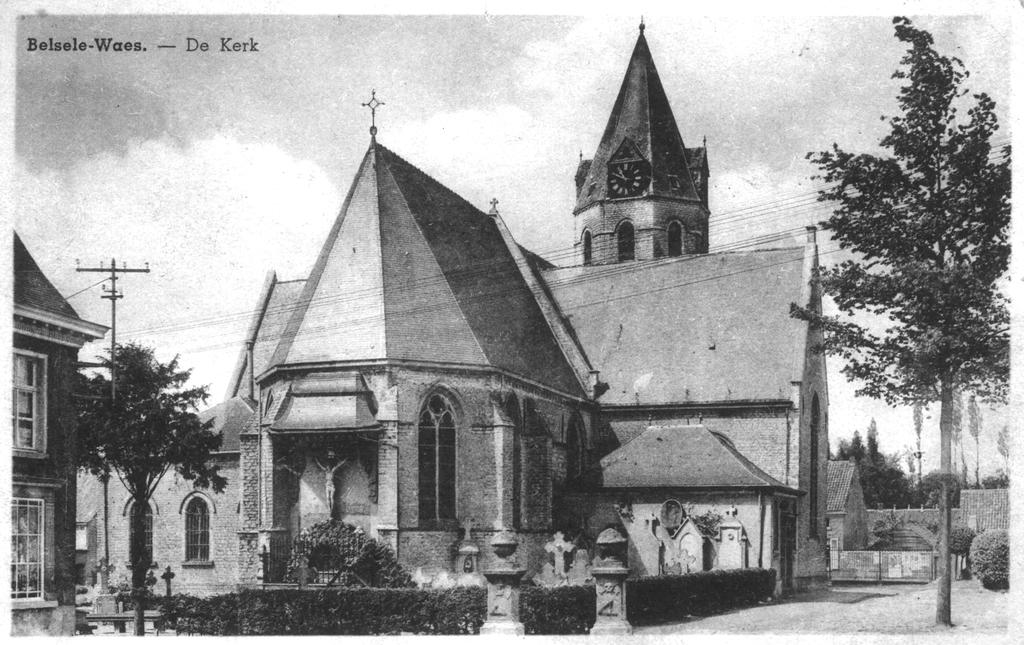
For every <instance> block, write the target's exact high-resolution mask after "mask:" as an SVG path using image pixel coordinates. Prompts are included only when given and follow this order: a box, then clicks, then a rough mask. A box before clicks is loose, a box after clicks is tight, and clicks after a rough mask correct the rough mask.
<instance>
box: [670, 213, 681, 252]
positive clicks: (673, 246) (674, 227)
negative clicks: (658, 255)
mask: <svg viewBox="0 0 1024 645" xmlns="http://www.w3.org/2000/svg"><path fill="white" fill-rule="evenodd" d="M668 254H669V256H671V257H675V256H677V255H682V254H683V225H682V224H680V223H679V222H678V221H675V220H673V221H672V222H669V225H668Z"/></svg>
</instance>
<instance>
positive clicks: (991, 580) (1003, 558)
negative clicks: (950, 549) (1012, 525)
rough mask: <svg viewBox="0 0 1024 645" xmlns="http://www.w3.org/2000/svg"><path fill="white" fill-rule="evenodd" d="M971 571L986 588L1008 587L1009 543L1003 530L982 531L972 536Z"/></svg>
mask: <svg viewBox="0 0 1024 645" xmlns="http://www.w3.org/2000/svg"><path fill="white" fill-rule="evenodd" d="M971 572H972V573H973V574H974V577H975V578H977V579H979V580H981V585H982V586H983V587H985V588H986V589H1009V588H1010V543H1009V535H1008V534H1007V532H1006V531H1005V530H1002V529H997V530H992V531H983V532H982V533H980V534H978V537H976V538H974V542H972V543H971Z"/></svg>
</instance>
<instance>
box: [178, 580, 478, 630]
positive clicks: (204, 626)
mask: <svg viewBox="0 0 1024 645" xmlns="http://www.w3.org/2000/svg"><path fill="white" fill-rule="evenodd" d="M486 610H487V590H486V589H483V588H481V587H456V588H453V589H437V590H430V589H424V590H420V589H382V588H375V589H374V588H353V587H340V588H329V589H320V590H310V589H303V590H299V589H273V590H266V591H264V590H258V589H251V590H245V591H241V592H239V593H230V594H223V595H220V596H212V597H209V598H193V597H188V596H173V597H172V598H170V599H167V600H165V601H164V619H165V621H166V624H167V626H168V627H170V628H173V629H174V630H175V631H176V632H178V633H187V634H206V635H213V636H236V635H243V636H284V635H288V636H309V635H365V634H398V633H400V632H413V633H416V634H475V633H478V632H479V631H480V625H482V624H483V622H484V615H485V613H486Z"/></svg>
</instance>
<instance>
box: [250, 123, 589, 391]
mask: <svg viewBox="0 0 1024 645" xmlns="http://www.w3.org/2000/svg"><path fill="white" fill-rule="evenodd" d="M531 255H532V254H531ZM528 262H538V261H537V260H530V259H528ZM425 329H429V330H430V333H428V334H425V333H424V330H425ZM281 335H282V337H281V340H280V342H279V343H278V344H277V347H276V348H275V350H274V353H273V355H272V357H271V359H270V361H269V362H268V367H272V366H275V365H287V364H292V365H294V364H308V363H319V362H328V361H355V360H372V359H383V358H392V359H407V360H418V361H432V362H441V363H449V364H450V363H458V364H465V365H481V366H493V367H496V368H500V369H503V370H506V371H508V372H511V373H514V374H518V375H521V376H524V377H526V378H529V379H531V380H533V381H538V382H540V383H543V384H545V385H548V386H550V387H552V388H555V389H557V390H560V391H562V392H566V393H570V394H573V395H578V396H581V395H582V394H583V389H582V384H581V383H580V381H579V379H578V377H577V376H576V374H575V373H574V372H573V370H572V368H571V367H570V365H569V364H568V363H567V360H566V357H565V355H564V354H563V352H562V348H561V346H560V345H559V344H558V341H557V339H556V338H555V337H554V335H553V333H552V330H551V328H550V323H549V321H548V320H547V319H546V318H545V314H544V312H543V311H542V310H541V308H540V306H539V305H538V302H537V300H536V298H535V295H534V293H533V292H531V290H530V288H529V286H528V285H527V283H526V281H525V278H524V276H523V274H522V272H521V270H520V268H519V267H518V265H517V264H516V261H515V259H514V257H513V254H512V251H511V250H510V248H509V247H508V245H507V243H506V240H505V238H503V236H502V234H501V232H500V231H499V230H498V227H497V224H496V223H495V220H494V219H493V218H491V217H489V216H487V215H485V214H484V213H483V212H481V211H480V210H478V209H477V208H475V207H474V206H472V205H471V204H470V203H469V202H467V201H466V200H464V199H463V198H462V197H460V196H458V195H457V194H455V193H454V192H452V191H451V190H449V189H448V188H446V187H444V186H443V185H441V184H440V183H439V182H437V181H436V180H434V179H432V178H430V177H429V176H427V175H426V174H425V173H423V172H422V171H420V170H419V169H417V168H415V167H414V166H412V165H411V164H410V163H408V162H407V161H405V160H404V159H402V158H401V157H399V156H398V155H396V154H395V153H393V152H391V151H390V150H388V149H387V148H385V147H384V146H382V145H380V144H376V143H371V145H370V148H369V150H368V151H367V153H366V156H365V157H364V159H363V161H362V163H361V165H360V168H359V171H358V172H357V174H356V178H355V180H354V181H353V184H352V187H351V189H350V191H349V194H348V196H347V197H346V199H345V203H344V205H343V207H342V210H341V213H340V214H339V215H338V218H337V220H336V221H335V224H334V226H333V228H332V230H331V232H330V234H329V235H328V238H327V241H326V242H325V244H324V246H323V249H322V251H321V253H320V256H319V257H318V259H317V261H316V264H315V265H314V268H313V271H312V273H311V274H310V276H309V278H308V279H307V280H306V282H305V284H304V285H303V288H302V292H301V294H300V295H299V296H298V299H297V300H296V301H295V306H294V311H292V312H291V314H290V316H289V319H288V322H287V324H286V325H285V328H284V330H283V332H282V334H281Z"/></svg>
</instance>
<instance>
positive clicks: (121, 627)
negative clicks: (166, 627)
mask: <svg viewBox="0 0 1024 645" xmlns="http://www.w3.org/2000/svg"><path fill="white" fill-rule="evenodd" d="M143 615H144V617H145V618H144V621H145V622H152V623H153V630H154V631H155V632H156V633H157V634H159V633H160V632H162V631H163V629H162V625H161V624H160V618H161V617H162V614H161V613H160V611H159V610H156V609H148V610H146V611H145V612H144V614H143ZM85 620H86V622H87V623H89V624H90V625H92V624H101V623H113V624H114V627H115V629H117V633H119V634H124V633H126V632H127V627H128V624H129V623H130V624H132V625H133V626H134V624H135V612H134V611H122V612H119V613H112V614H86V616H85Z"/></svg>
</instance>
